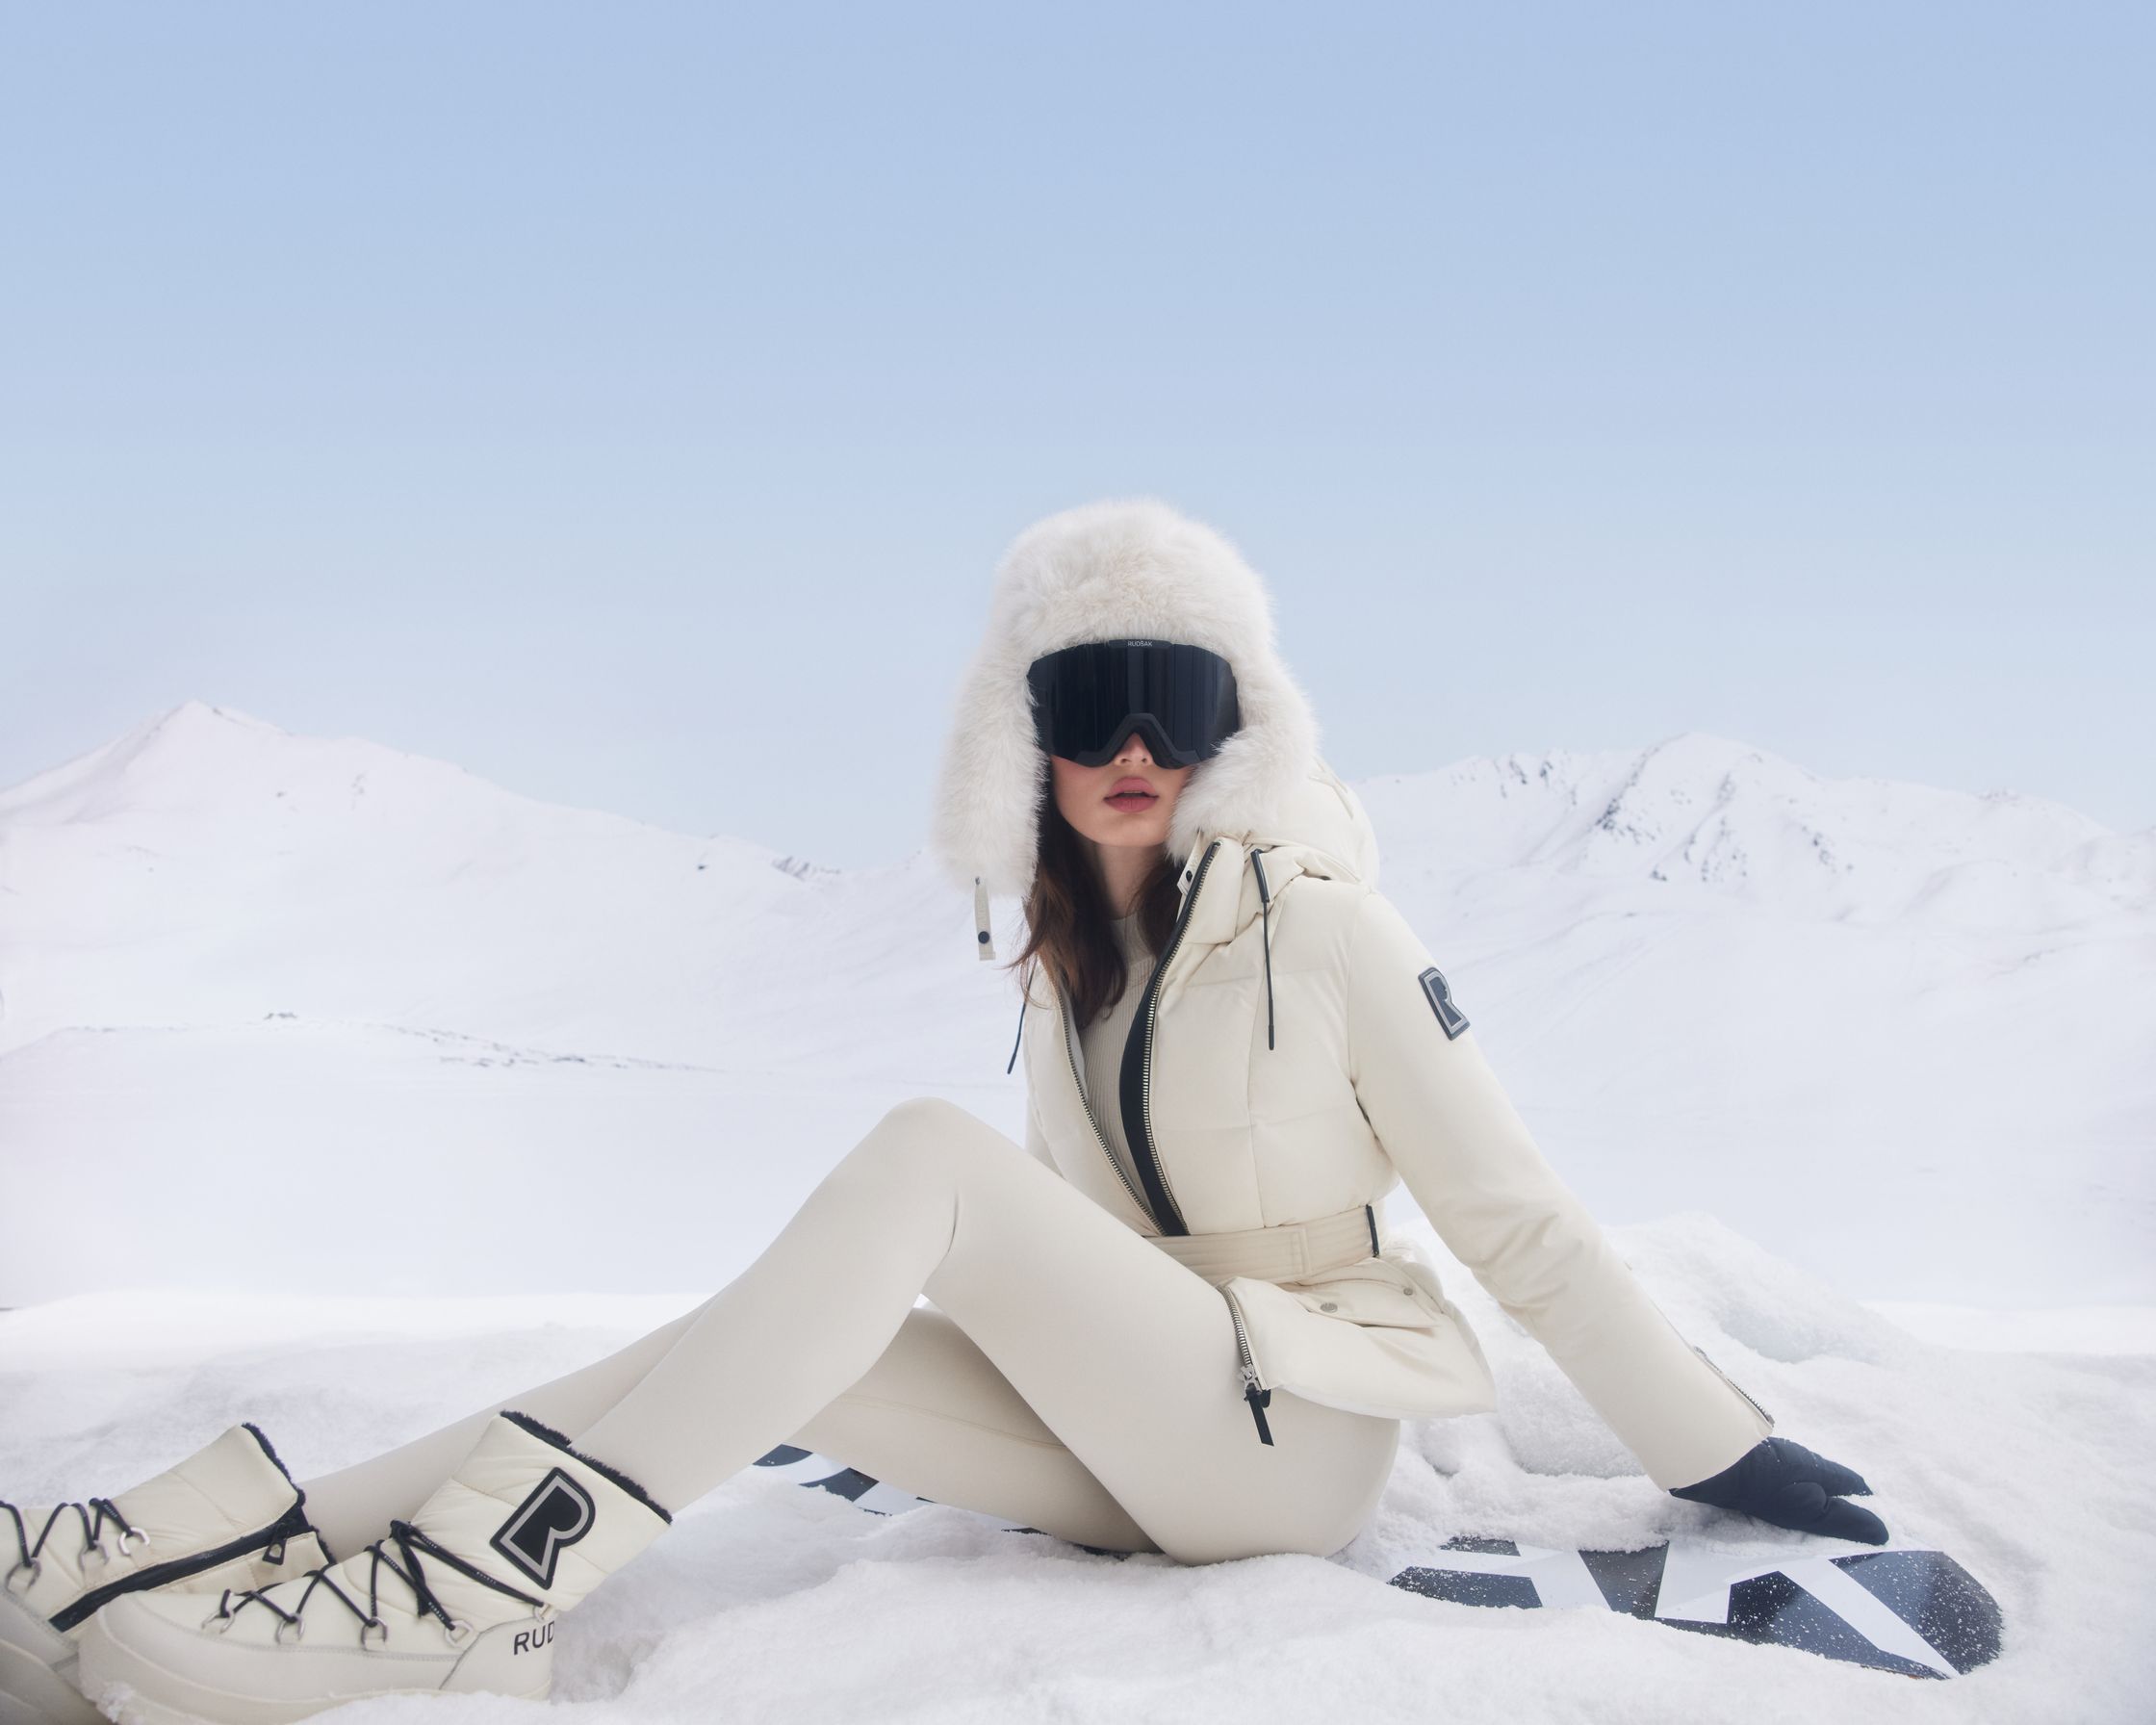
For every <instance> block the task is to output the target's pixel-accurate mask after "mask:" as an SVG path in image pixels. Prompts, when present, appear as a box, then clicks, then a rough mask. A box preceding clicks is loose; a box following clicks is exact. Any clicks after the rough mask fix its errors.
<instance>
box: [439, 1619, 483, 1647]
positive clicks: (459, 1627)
mask: <svg viewBox="0 0 2156 1725" xmlns="http://www.w3.org/2000/svg"><path fill="white" fill-rule="evenodd" d="M477 1633H478V1632H477V1631H475V1629H474V1628H473V1627H472V1626H471V1625H470V1624H469V1623H467V1622H465V1620H464V1619H463V1618H461V1617H458V1618H456V1619H454V1620H453V1621H451V1623H450V1624H449V1628H448V1629H446V1630H444V1631H443V1632H442V1639H443V1640H445V1641H447V1642H448V1643H449V1645H450V1646H451V1647H462V1646H463V1645H464V1644H465V1643H466V1642H467V1641H469V1640H471V1639H472V1637H473V1636H474V1635H476V1634H477Z"/></svg>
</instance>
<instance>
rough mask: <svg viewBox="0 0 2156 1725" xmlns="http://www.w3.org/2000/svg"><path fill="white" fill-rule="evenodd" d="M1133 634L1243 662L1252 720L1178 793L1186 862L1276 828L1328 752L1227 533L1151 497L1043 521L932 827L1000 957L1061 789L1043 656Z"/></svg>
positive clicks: (1028, 549) (997, 617)
mask: <svg viewBox="0 0 2156 1725" xmlns="http://www.w3.org/2000/svg"><path fill="white" fill-rule="evenodd" d="M1124 636H1132V637H1143V638H1148V639H1153V640H1165V641H1179V642H1186V643H1189V644H1191V645H1193V646H1198V647H1205V648H1209V649H1210V650H1211V651H1213V652H1215V653H1218V654H1219V655H1220V656H1221V657H1223V658H1225V659H1226V660H1227V661H1228V664H1229V665H1230V666H1231V667H1232V668H1233V670H1234V672H1235V682H1236V697H1237V702H1238V706H1239V709H1240V711H1241V714H1242V721H1243V722H1242V727H1241V729H1239V730H1238V731H1237V732H1236V733H1235V734H1233V735H1232V736H1230V737H1229V738H1228V739H1227V740H1226V741H1225V742H1224V743H1223V744H1222V745H1221V747H1220V750H1219V753H1218V754H1217V755H1214V756H1212V757H1211V758H1210V759H1208V760H1202V761H1200V762H1199V763H1198V765H1197V768H1196V770H1195V771H1193V773H1192V775H1191V777H1190V779H1189V781H1188V782H1187V783H1186V784H1185V785H1184V787H1183V792H1182V795H1181V796H1179V797H1178V798H1177V799H1176V802H1175V808H1174V811H1173V812H1172V813H1171V815H1170V816H1169V830H1168V850H1169V852H1170V853H1171V854H1172V855H1173V856H1174V857H1176V858H1177V859H1178V860H1180V859H1183V858H1187V857H1189V856H1190V855H1192V853H1193V851H1195V850H1196V849H1197V848H1198V847H1199V844H1200V840H1201V838H1202V837H1204V836H1208V835H1212V834H1219V833H1231V834H1249V833H1255V832H1262V831H1264V830H1265V829H1266V826H1267V823H1268V822H1269V821H1270V820H1271V819H1272V818H1273V817H1274V816H1275V815H1276V814H1277V813H1278V812H1279V811H1281V809H1282V808H1283V806H1284V805H1285V804H1286V803H1287V801H1288V799H1289V798H1290V797H1291V795H1293V793H1294V792H1295V791H1296V787H1297V786H1298V785H1301V784H1302V783H1303V782H1304V781H1305V780H1307V779H1308V778H1309V776H1310V775H1311V773H1312V771H1313V770H1314V768H1315V767H1316V765H1317V761H1318V724H1317V719H1316V717H1315V715H1314V714H1313V713H1312V711H1311V707H1310V703H1309V700H1308V699H1307V698H1306V697H1305V696H1304V694H1303V692H1302V690H1301V689H1300V688H1299V687H1298V686H1297V685H1296V682H1295V679H1294V678H1293V677H1292V676H1290V675H1289V672H1288V667H1287V666H1286V665H1285V664H1283V663H1282V662H1281V659H1280V656H1279V654H1278V652H1277V651H1276V650H1275V648H1274V645H1273V623H1272V603H1271V599H1270V595H1269V594H1268V593H1267V591H1266V588H1265V583H1264V582H1263V581H1262V580H1261V579H1259V578H1258V576H1257V574H1256V572H1255V571H1253V570H1252V569H1251V568H1250V566H1249V565H1248V564H1247V563H1245V561H1244V560H1243V556H1242V554H1240V553H1239V552H1238V551H1237V550H1236V549H1235V547H1234V546H1233V545H1231V544H1229V543H1228V541H1227V540H1226V539H1225V538H1224V537H1222V536H1221V535H1220V534H1219V532H1217V531H1215V530H1214V529H1213V528H1210V527H1208V526H1206V525H1205V524H1204V523H1202V522H1198V521H1193V520H1192V519H1191V518H1190V517H1189V516H1186V515H1183V514H1180V513H1178V512H1177V511H1176V510H1174V509H1172V508H1170V507H1169V506H1168V504H1167V503H1165V502H1161V501H1160V500H1158V499H1157V498H1149V497H1141V498H1129V499H1112V500H1108V501H1104V502H1094V503H1086V504H1082V505H1081V506H1079V507H1077V508H1074V509H1065V510H1064V511H1062V512H1061V513H1059V514H1055V515H1050V516H1048V517H1046V518H1045V519H1043V520H1040V521H1038V522H1036V523H1034V525H1033V526H1032V527H1030V528H1026V529H1025V531H1023V532H1022V533H1020V534H1019V535H1018V536H1017V538H1016V539H1015V540H1014V541H1013V542H1012V544H1011V547H1010V549H1009V550H1008V551H1007V552H1005V554H1004V556H1003V561H1002V563H1001V564H1000V565H999V566H998V568H997V570H996V576H995V586H994V591H993V594H992V596H991V598H990V602H989V608H988V631H987V633H986V635H985V636H984V638H983V640H982V642H981V646H980V650H979V651H978V652H977V653H976V654H975V655H974V658H973V662H972V664H971V666H970V667H969V668H968V669H967V671H966V673H965V676H964V679H963V682H961V684H960V688H959V693H958V699H957V702H956V706H955V710H954V713H953V720H952V726H951V734H950V738H949V740H948V742H947V743H946V744H945V747H944V753H943V763H942V769H941V773H940V775H939V779H938V783H937V801H936V810H935V816H934V822H933V831H932V836H931V837H932V844H933V848H934V849H935V851H936V853H937V857H938V859H939V861H940V862H941V864H942V866H943V868H944V869H945V871H946V872H947V873H948V874H949V875H950V877H951V879H952V880H953V881H954V882H955V883H956V884H957V885H959V886H960V887H961V888H963V887H965V886H967V885H970V886H971V887H972V888H973V894H974V923H975V943H976V947H977V950H978V951H979V953H980V956H981V957H982V958H984V959H992V958H993V957H994V956H995V949H994V944H993V941H992V940H991V939H990V937H989V933H988V898H989V895H990V894H994V895H997V896H1001V897H1014V898H1021V899H1022V898H1024V897H1026V896H1027V895H1028V894H1029V893H1030V892H1031V890H1032V888H1033V877H1034V867H1035V862H1036V860H1037V857H1038V854H1039V847H1040V811H1041V809H1042V807H1043V806H1044V805H1045V803H1046V801H1047V799H1048V798H1049V796H1050V795H1051V794H1052V791H1051V788H1050V787H1051V784H1052V779H1051V773H1050V768H1049V765H1048V756H1047V754H1046V752H1045V751H1044V750H1043V749H1042V748H1041V747H1040V739H1039V737H1038V736H1037V734H1035V731H1034V722H1033V692H1032V690H1031V688H1030V687H1029V686H1028V685H1027V682H1026V672H1027V669H1028V667H1030V666H1031V665H1032V663H1033V661H1034V660H1035V659H1037V658H1039V657H1041V655H1043V654H1047V653H1054V652H1056V651H1057V650H1058V649H1060V648H1064V647H1071V646H1075V645H1077V644H1078V643H1079V642H1082V641H1108V640H1117V639H1119V638H1122V637H1124Z"/></svg>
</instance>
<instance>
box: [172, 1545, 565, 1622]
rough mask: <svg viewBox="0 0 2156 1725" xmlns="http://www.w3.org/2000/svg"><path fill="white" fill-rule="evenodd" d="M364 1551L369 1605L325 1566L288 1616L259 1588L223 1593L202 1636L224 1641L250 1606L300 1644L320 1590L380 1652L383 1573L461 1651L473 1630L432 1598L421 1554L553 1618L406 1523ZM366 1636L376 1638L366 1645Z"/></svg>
mask: <svg viewBox="0 0 2156 1725" xmlns="http://www.w3.org/2000/svg"><path fill="white" fill-rule="evenodd" d="M392 1546H394V1547H396V1549H397V1552H398V1556H400V1557H401V1558H403V1562H401V1563H399V1562H398V1560H397V1558H394V1557H392V1556H390V1553H389V1549H388V1548H390V1547H392ZM363 1549H364V1551H365V1553H366V1555H367V1558H368V1562H367V1604H366V1606H365V1607H364V1608H362V1607H361V1606H360V1604H359V1602H358V1601H357V1600H355V1599H353V1598H352V1597H351V1595H350V1594H348V1593H347V1592H346V1591H345V1590H344V1588H342V1587H340V1586H339V1585H338V1584H337V1583H336V1582H335V1581H333V1580H332V1579H331V1578H330V1574H329V1572H330V1570H331V1569H332V1568H333V1567H337V1566H336V1565H332V1564H327V1563H324V1564H321V1565H319V1566H317V1567H316V1568H314V1569H310V1570H308V1571H307V1572H306V1582H307V1584H306V1585H305V1586H304V1587H302V1588H301V1589H300V1591H299V1597H298V1598H297V1599H295V1600H294V1601H293V1602H292V1608H291V1609H289V1610H288V1609H285V1608H284V1607H283V1606H281V1605H279V1604H278V1603H277V1602H276V1601H275V1600H273V1599H271V1598H270V1597H269V1594H268V1593H267V1592H265V1591H264V1590H263V1589H262V1588H260V1587H242V1588H237V1589H235V1588H232V1587H227V1588H226V1589H225V1590H224V1592H223V1593H222V1594H221V1595H220V1596H219V1597H218V1609H216V1610H215V1611H213V1612H212V1613H211V1614H210V1615H209V1616H207V1617H205V1618H204V1619H203V1620H202V1627H203V1628H204V1629H206V1630H215V1631H216V1632H217V1633H218V1634H219V1635H222V1634H223V1633H224V1632H225V1631H226V1630H228V1629H230V1628H231V1627H232V1622H233V1619H234V1618H236V1617H237V1616H238V1615H239V1614H240V1613H241V1612H242V1611H244V1610H245V1609H247V1607H248V1606H250V1605H261V1606H265V1607H267V1608H268V1609H269V1610H271V1611H272V1612H274V1613H275V1614H276V1616H277V1618H278V1623H277V1628H276V1638H277V1639H278V1640H279V1641H280V1642H285V1643H290V1642H295V1641H298V1640H300V1639H302V1638H304V1636H305V1635H306V1633H307V1626H306V1625H305V1624H304V1623H303V1622H302V1621H301V1620H300V1615H299V1614H300V1613H301V1612H302V1611H304V1610H305V1609H307V1605H308V1602H309V1601H311V1600H312V1599H313V1598H314V1597H315V1590H316V1589H317V1588H318V1587H320V1588H323V1589H325V1590H326V1591H328V1592H329V1593H330V1594H331V1595H332V1596H333V1597H334V1598H335V1599H336V1600H337V1601H338V1603H339V1604H341V1605H342V1606H343V1607H344V1608H345V1609H347V1611H349V1612H350V1613H351V1614H352V1615H353V1616H354V1617H356V1618H357V1619H358V1620H359V1644H360V1646H362V1647H379V1646H381V1645H382V1644H383V1643H385V1642H386V1641H388V1639H389V1625H388V1624H387V1623H385V1622H384V1621H383V1620H382V1614H381V1581H382V1571H383V1570H385V1569H386V1570H388V1571H389V1572H390V1573H391V1574H392V1575H394V1576H396V1577H397V1579H398V1581H400V1582H402V1583H404V1585H405V1586H407V1587H408V1588H410V1589H411V1592H412V1601H413V1604H412V1612H413V1614H414V1615H415V1616H420V1617H429V1616H430V1617H433V1618H435V1619H437V1620H438V1621H439V1622H440V1623H441V1625H442V1635H443V1638H444V1639H446V1640H447V1641H448V1642H449V1645H450V1646H451V1647H462V1646H463V1645H464V1644H465V1643H466V1642H467V1641H469V1640H471V1638H472V1636H473V1634H474V1633H475V1632H474V1630H473V1626H472V1625H471V1624H470V1623H468V1622H466V1621H465V1620H464V1619H463V1618H461V1617H452V1616H450V1615H449V1611H448V1610H447V1609H445V1608H444V1607H443V1604H442V1602H441V1600H440V1599H438V1598H437V1597H436V1596H435V1592H434V1589H433V1588H431V1587H429V1586H428V1585H427V1584H426V1571H425V1568H424V1566H423V1565H422V1564H421V1562H420V1554H421V1553H422V1552H424V1553H425V1554H426V1557H427V1558H429V1559H430V1560H431V1561H433V1562H437V1563H446V1564H448V1565H449V1568H451V1569H453V1570H455V1571H456V1572H457V1573H458V1574H459V1575H461V1576H464V1577H466V1578H467V1579H468V1580H471V1581H475V1582H477V1583H479V1584H480V1585H482V1586H485V1587H491V1588H493V1589H494V1591H495V1592H497V1593H500V1594H503V1595H506V1596H507V1597H508V1598H510V1599H514V1600H517V1601H519V1602H520V1603H522V1604H524V1605H527V1606H529V1607H530V1608H531V1609H532V1615H533V1616H535V1617H537V1618H539V1619H540V1620H541V1621H542V1622H544V1621H545V1620H546V1619H547V1618H549V1617H552V1615H553V1614H554V1608H553V1606H552V1602H550V1601H547V1600H543V1599H534V1598H532V1596H531V1595H530V1594H528V1593H523V1592H520V1591H519V1590H518V1589H516V1588H515V1587H511V1586H509V1585H507V1584H506V1583H501V1582H498V1581H496V1580H495V1579H494V1577H492V1576H491V1575H488V1574H487V1573H486V1572H485V1571H484V1570H481V1569H477V1568H475V1567H474V1566H473V1565H472V1564H470V1563H467V1562H466V1561H465V1560H464V1559H463V1558H459V1557H458V1556H456V1554H455V1553H453V1552H449V1551H446V1550H444V1549H443V1547H442V1546H441V1545H439V1544H437V1543H436V1542H435V1541H434V1540H432V1539H429V1538H428V1537H427V1536H426V1535H425V1534H424V1533H423V1532H420V1530H419V1529H417V1528H415V1527H414V1526H413V1525H412V1524H411V1523H410V1522H408V1521H392V1522H391V1523H390V1524H389V1536H388V1537H387V1538H384V1539H377V1540H375V1541H374V1542H373V1543H372V1545H369V1546H366V1547H364V1548H363ZM356 1561H358V1555H357V1554H354V1556H353V1557H352V1558H347V1562H356ZM271 1584H272V1585H279V1586H281V1585H285V1584H287V1583H271ZM288 1632H289V1633H288ZM370 1635H372V1636H374V1637H376V1638H375V1639H372V1640H370V1639H369V1637H370Z"/></svg>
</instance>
